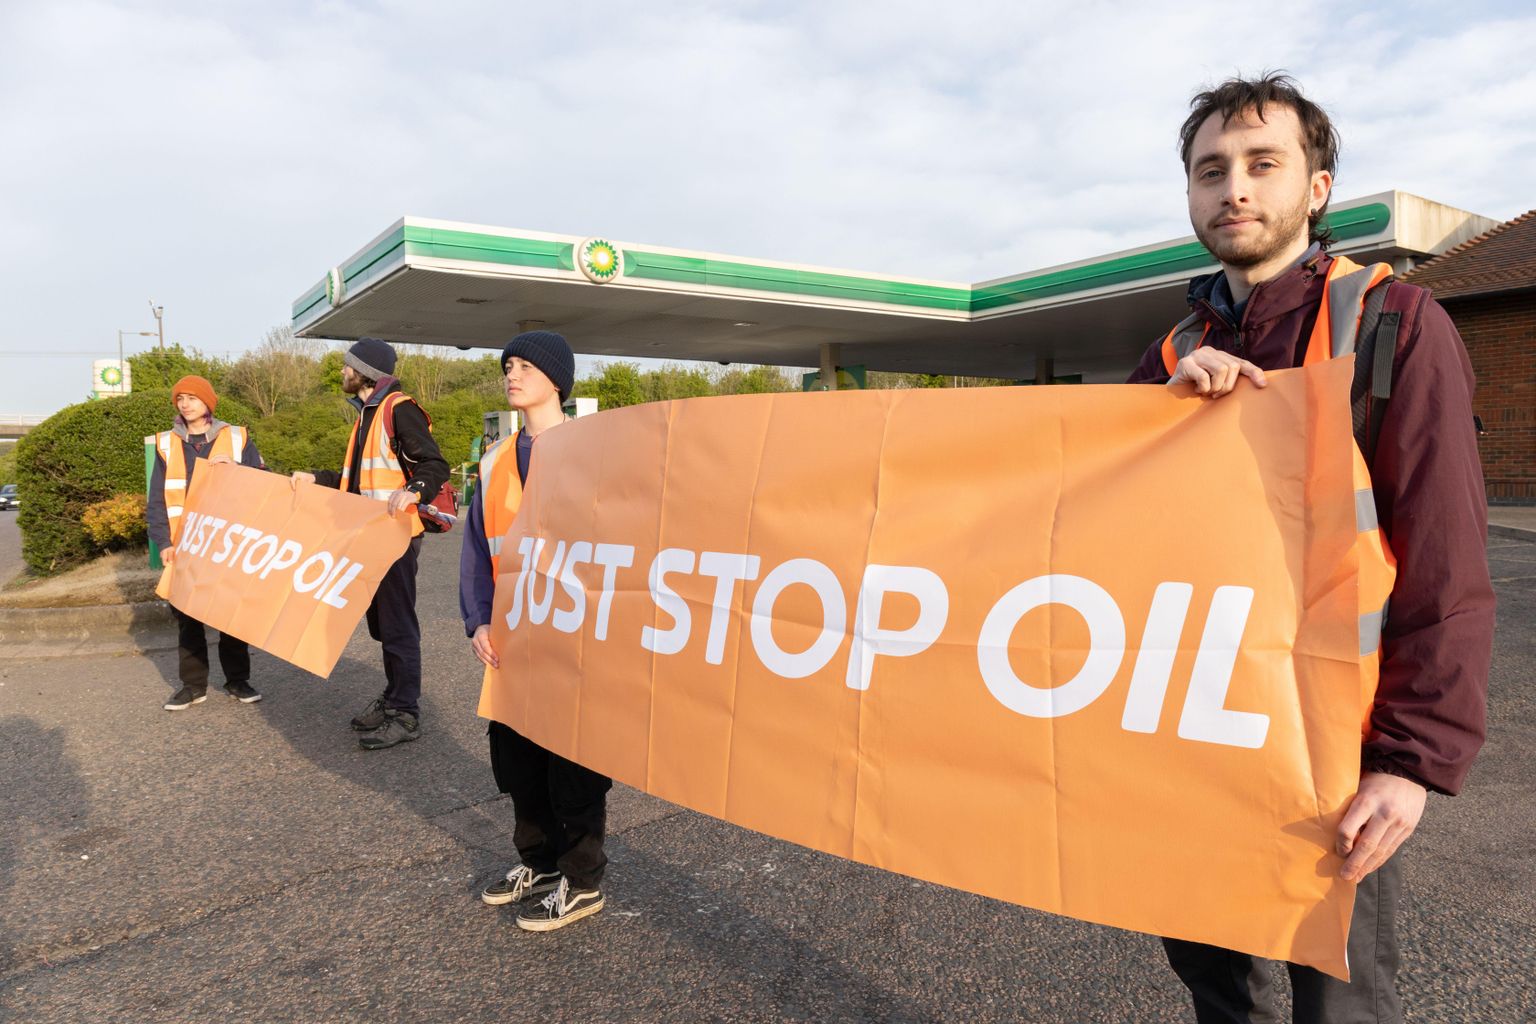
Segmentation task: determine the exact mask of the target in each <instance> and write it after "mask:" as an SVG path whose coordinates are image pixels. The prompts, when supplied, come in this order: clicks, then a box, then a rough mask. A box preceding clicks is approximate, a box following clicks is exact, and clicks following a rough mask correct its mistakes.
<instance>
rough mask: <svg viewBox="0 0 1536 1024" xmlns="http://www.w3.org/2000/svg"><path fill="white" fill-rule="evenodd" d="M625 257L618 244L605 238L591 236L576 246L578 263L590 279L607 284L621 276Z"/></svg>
mask: <svg viewBox="0 0 1536 1024" xmlns="http://www.w3.org/2000/svg"><path fill="white" fill-rule="evenodd" d="M622 262H623V257H622V256H620V255H619V248H618V246H616V245H614V244H613V243H612V242H610V241H608V240H607V239H603V238H589V239H587V240H586V241H585V242H582V243H581V244H580V245H578V246H577V247H576V265H577V266H578V267H580V268H581V272H582V273H583V274H586V275H587V279H588V280H589V281H595V282H596V283H598V284H607V283H608V282H609V281H612V280H613V279H614V278H616V277H618V276H619V272H620V268H621V264H622Z"/></svg>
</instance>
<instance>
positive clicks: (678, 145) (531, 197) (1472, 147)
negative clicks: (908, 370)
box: [0, 0, 1536, 413]
mask: <svg viewBox="0 0 1536 1024" xmlns="http://www.w3.org/2000/svg"><path fill="white" fill-rule="evenodd" d="M1192 10H1193V9H1191V8H1189V7H1188V6H1187V5H1171V4H1110V3H1102V2H1083V3H1074V4H1070V5H1068V4H1029V3H1025V4H1020V3H1001V2H977V3H966V2H954V3H951V4H948V5H944V6H937V5H910V4H908V5H902V4H881V5H872V4H867V3H850V2H835V0H826V2H821V3H802V4H766V3H764V4H731V3H680V4H653V5H645V6H643V7H634V6H631V7H624V6H615V5H601V6H599V5H589V6H584V7H569V6H568V7H564V8H557V7H556V6H555V5H523V4H518V5H507V4H498V3H491V2H468V0H461V2H449V3H438V4H433V5H424V4H417V3H404V2H401V3H335V2H332V3H319V4H298V3H287V4H281V3H280V4H271V5H262V6H261V7H254V6H249V5H236V4H230V5H224V6H221V5H218V4H195V5H194V4H190V3H185V4H173V3H164V4H159V5H156V4H145V3H131V4H130V3H127V2H126V0H125V2H119V3H111V2H103V0H98V2H80V0H74V2H54V3H42V2H38V3H32V4H26V5H8V6H7V7H6V9H5V11H4V12H3V13H0V36H3V37H4V38H6V39H7V40H8V43H9V45H8V46H7V58H8V59H7V61H6V62H4V64H0V132H3V133H4V136H3V137H4V138H5V139H6V140H7V143H8V146H7V149H8V151H9V152H10V153H11V154H13V158H12V159H9V160H7V161H4V162H0V231H3V239H4V242H3V245H0V253H3V255H0V274H3V279H4V280H5V282H6V286H7V293H8V296H9V297H11V299H12V301H11V302H9V303H7V316H6V319H5V324H4V326H3V327H0V359H3V360H4V364H3V365H4V366H5V367H6V372H4V373H0V413H3V412H6V411H30V412H47V411H51V410H52V409H53V408H56V407H57V406H59V405H60V404H63V403H64V402H67V401H71V400H74V399H76V398H78V397H80V395H81V394H82V393H83V391H84V389H85V383H84V381H85V377H86V368H87V367H88V360H87V359H84V358H82V359H81V360H79V361H78V362H79V363H80V368H79V369H78V372H76V369H74V368H73V367H74V364H73V363H70V362H69V361H66V360H64V359H30V358H23V357H18V356H13V355H6V354H5V353H6V352H15V351H21V350H40V349H51V350H66V349H67V350H76V349H81V350H83V349H88V348H95V349H105V348H111V347H113V346H115V330H116V329H117V328H119V327H124V328H133V329H140V328H143V327H145V326H148V325H151V324H150V322H149V321H148V318H147V316H146V315H145V314H146V311H145V310H144V302H145V299H146V298H149V297H151V296H152V297H153V298H155V299H156V301H158V302H163V303H164V304H165V306H166V307H167V325H168V328H169V330H170V335H171V337H172V338H173V339H175V340H181V341H183V342H185V343H187V344H192V345H198V346H201V347H203V348H205V349H209V350H215V351H226V350H238V349H242V348H244V347H246V346H247V345H249V344H253V343H254V342H255V341H257V340H259V338H260V336H261V333H262V332H263V330H264V329H265V328H266V327H268V326H270V325H272V324H274V323H277V322H281V321H282V319H283V318H284V317H285V316H286V313H287V308H288V303H289V301H290V300H291V299H292V298H293V297H294V296H295V295H297V294H298V293H299V292H301V291H302V290H304V289H305V288H306V287H308V286H309V285H310V284H312V283H313V282H314V281H315V280H317V279H318V278H319V277H320V275H321V274H322V273H323V271H324V269H325V268H326V267H328V266H331V265H332V264H334V263H335V262H337V261H338V260H340V259H341V258H343V257H345V256H346V255H347V254H349V253H350V252H352V251H353V250H354V249H355V248H357V247H358V246H360V245H361V244H363V242H365V241H366V240H367V239H368V238H370V237H372V235H373V234H375V233H376V232H378V231H379V230H382V229H383V228H384V227H386V226H387V225H388V224H389V223H390V222H392V221H393V220H394V219H395V218H397V217H398V216H400V215H401V214H404V213H411V214H417V215H422V216H431V217H443V218H448V219H460V220H469V221H476V222H481V223H490V224H503V225H508V226H517V227H526V228H534V229H543V230H550V231H558V232H570V233H584V232H594V233H596V232H601V233H604V234H607V235H610V236H613V237H620V238H628V239H635V240H645V241H648V242H653V243H655V244H661V245H672V246H678V247H684V248H697V249H708V250H713V251H722V252H730V253H737V254H740V255H743V256H751V257H761V258H765V259H780V260H790V261H797V262H807V263H817V264H824V265H832V266H847V267H851V268H855V269H864V270H870V271H887V272H894V273H904V274H912V275H917V276H923V277H940V278H950V279H956V280H962V281H965V280H977V279H982V278H990V277H996V276H1000V275H1004V274H1009V273H1015V272H1021V271H1025V270H1029V269H1032V268H1034V267H1038V266H1043V265H1048V264H1052V263H1058V262H1063V261H1067V260H1072V259H1080V258H1084V257H1089V256H1093V255H1096V254H1098V253H1102V252H1105V251H1109V250H1112V249H1116V248H1121V247H1126V246H1131V245H1140V244H1145V243H1148V242H1153V241H1157V240H1160V239H1163V238H1167V237H1171V236H1173V235H1177V234H1182V233H1184V232H1185V231H1187V222H1186V221H1185V219H1184V204H1183V196H1182V181H1181V176H1180V168H1179V166H1178V161H1177V155H1176V152H1175V148H1174V136H1175V132H1176V130H1177V127H1178V122H1179V121H1180V120H1181V119H1182V116H1183V113H1184V110H1185V104H1186V102H1187V99H1188V96H1189V93H1190V91H1191V89H1192V88H1193V87H1195V86H1196V85H1199V84H1201V83H1202V82H1208V81H1214V80H1217V79H1219V78H1221V77H1224V76H1225V75H1227V74H1229V73H1231V72H1233V71H1237V70H1241V71H1245V72H1252V71H1256V70H1259V69H1262V68H1268V67H1286V68H1288V69H1290V70H1291V71H1293V72H1294V73H1295V74H1297V76H1298V77H1299V78H1300V79H1301V80H1302V82H1303V83H1304V84H1305V85H1306V86H1307V88H1308V90H1309V91H1310V93H1311V94H1313V95H1314V96H1316V97H1317V98H1319V99H1320V100H1322V101H1324V102H1325V104H1327V105H1328V106H1329V107H1330V109H1331V110H1332V111H1333V112H1334V113H1335V115H1336V117H1337V119H1338V121H1339V123H1340V127H1341V129H1342V131H1343V132H1344V136H1345V154H1344V163H1343V166H1342V168H1341V175H1340V183H1339V194H1340V195H1341V196H1352V195H1360V194H1365V193H1369V192H1374V191H1380V190H1382V189H1386V188H1403V189H1406V190H1409V191H1414V192H1418V193H1420V194H1423V195H1426V196H1429V197H1430V198H1434V199H1438V200H1441V201H1444V202H1449V203H1453V204H1455V205H1459V206H1463V207H1466V208H1469V209H1473V210H1476V211H1477V212H1480V213H1486V214H1489V215H1492V216H1498V217H1508V216H1512V215H1514V214H1515V213H1518V212H1521V211H1522V210H1524V209H1525V208H1527V207H1530V206H1533V205H1536V202H1533V200H1532V192H1531V186H1530V184H1529V183H1530V182H1531V181H1532V180H1533V178H1536V176H1533V174H1532V171H1533V170H1536V126H1533V123H1532V121H1531V118H1530V116H1529V113H1530V111H1531V110H1532V109H1533V108H1536V74H1533V73H1532V72H1530V71H1529V70H1527V68H1528V63H1529V62H1528V60H1527V55H1528V54H1529V52H1530V51H1531V48H1532V47H1531V44H1532V42H1533V41H1536V19H1533V18H1532V17H1531V16H1529V15H1516V14H1511V13H1509V12H1507V11H1504V12H1501V11H1500V10H1499V9H1497V8H1493V7H1484V8H1476V7H1474V8H1473V9H1472V10H1470V11H1464V12H1463V13H1461V14H1460V15H1458V18H1457V20H1456V21H1455V22H1447V23H1441V22H1439V21H1436V20H1435V19H1437V18H1440V17H1442V16H1441V15H1440V13H1439V10H1438V9H1437V8H1433V7H1428V6H1426V7H1423V8H1414V7H1412V6H1407V7H1405V6H1402V5H1396V4H1394V5H1391V6H1388V5H1385V4H1377V5H1373V6H1369V7H1366V8H1356V9H1354V12H1353V13H1352V14H1349V15H1348V16H1347V17H1346V16H1342V15H1341V13H1340V11H1339V9H1338V8H1337V6H1336V5H1327V4H1323V3H1321V2H1317V0H1301V2H1297V3H1288V4H1286V5H1284V9H1283V18H1282V17H1277V15H1278V14H1279V13H1280V10H1279V9H1278V8H1276V7H1275V6H1274V5H1246V6H1244V5H1238V6H1236V7H1228V8H1224V9H1221V10H1220V11H1219V17H1218V16H1216V15H1217V13H1218V12H1212V14H1211V15H1208V16H1205V17H1202V16H1199V15H1197V14H1194V13H1191V12H1192ZM66 366H68V367H71V368H70V369H68V370H66ZM71 374H74V376H71ZM76 378H78V383H76V382H75V381H76Z"/></svg>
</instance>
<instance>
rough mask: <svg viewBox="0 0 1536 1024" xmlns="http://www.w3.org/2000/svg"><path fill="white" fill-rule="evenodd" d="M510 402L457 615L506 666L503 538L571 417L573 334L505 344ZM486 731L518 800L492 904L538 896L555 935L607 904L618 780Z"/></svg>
mask: <svg viewBox="0 0 1536 1024" xmlns="http://www.w3.org/2000/svg"><path fill="white" fill-rule="evenodd" d="M501 365H502V369H503V371H504V373H505V381H504V383H505V387H506V393H507V403H508V404H509V405H511V406H512V408H513V409H516V410H517V411H518V412H519V413H521V414H522V417H523V428H522V429H521V430H519V431H518V432H517V434H516V436H515V438H506V439H503V440H501V441H498V442H497V443H496V444H494V445H492V446H491V447H490V448H489V449H488V450H487V451H486V453H485V454H484V455H483V456H481V458H480V486H479V487H477V488H475V496H474V498H473V499H471V501H470V504H469V513H468V516H467V519H468V523H469V525H468V526H467V527H466V528H465V531H464V546H463V548H462V549H461V553H460V555H459V612H460V614H461V615H462V616H463V619H464V632H465V635H466V636H468V637H469V639H470V646H471V647H472V648H473V649H474V652H475V656H476V657H477V658H479V659H480V660H481V661H482V662H484V663H485V664H486V665H487V666H489V667H490V668H496V667H497V666H498V665H499V663H500V662H499V659H498V657H497V653H496V649H495V646H494V645H493V644H492V643H491V638H490V621H491V605H492V601H493V599H494V598H495V595H496V574H497V571H498V570H499V569H500V567H501V545H502V538H503V537H505V536H506V534H507V531H508V530H509V529H510V528H511V526H512V523H513V521H514V520H515V519H516V517H517V510H518V506H519V505H520V504H521V503H522V496H523V487H524V485H525V484H526V483H527V480H528V468H529V463H530V461H531V459H532V456H533V447H534V442H535V440H536V439H537V438H539V437H541V436H543V433H544V431H546V430H550V429H552V428H554V427H557V426H559V425H560V424H561V423H564V422H565V413H564V411H563V410H562V408H561V406H562V404H563V403H564V401H565V399H566V398H568V397H569V396H570V393H571V385H572V384H573V383H574V381H575V376H576V361H575V358H574V357H573V356H572V355H571V347H570V346H569V345H567V344H566V343H565V339H564V338H562V337H561V336H560V335H558V334H555V333H553V332H551V331H528V332H526V333H524V334H519V335H518V336H517V337H515V338H513V339H512V340H511V341H510V342H508V343H507V347H506V348H504V349H502V353H501ZM540 467H541V468H540V469H539V472H540V473H553V472H573V471H574V472H580V470H581V467H580V466H551V465H549V464H548V463H546V462H542V461H541V462H540ZM487 732H488V734H489V738H490V748H491V772H492V773H493V774H494V775H495V777H496V785H497V788H499V789H500V790H501V791H502V792H503V793H506V794H507V795H508V796H510V797H511V798H512V816H513V819H514V825H513V831H512V844H513V846H515V847H516V848H517V854H518V860H519V863H517V864H516V865H514V866H513V867H512V869H511V870H509V871H508V872H507V873H506V875H505V876H504V877H498V878H496V879H495V880H493V881H492V882H491V884H490V885H488V886H486V887H485V889H484V890H483V891H482V892H481V894H480V898H481V899H482V900H484V901H485V902H486V903H489V904H491V905H492V906H497V905H500V904H504V903H518V902H521V901H523V900H525V899H528V898H529V897H532V896H537V895H540V894H543V893H548V894H549V895H547V896H546V897H545V898H544V899H543V900H542V901H540V902H538V903H533V902H532V901H531V900H530V901H529V903H528V905H526V906H524V907H523V908H522V909H521V911H520V912H519V913H518V915H517V926H518V927H519V928H522V929H524V930H525V931H535V932H547V931H553V930H555V929H556V928H563V927H565V926H566V925H568V924H571V923H573V922H575V921H579V920H581V919H582V918H584V917H590V916H591V915H593V914H595V913H597V912H598V911H600V910H602V909H603V903H604V897H603V892H602V890H601V889H600V888H599V885H600V883H601V881H602V877H603V869H604V868H605V867H606V865H607V863H608V857H607V854H605V853H604V852H603V837H604V831H605V828H606V822H607V813H608V790H609V789H610V788H611V787H612V786H613V780H611V779H609V778H608V777H607V776H605V775H599V774H598V773H597V772H594V771H592V770H591V769H590V768H586V767H584V766H582V765H579V764H577V763H575V762H574V761H570V760H567V759H566V758H563V757H561V756H560V755H559V754H556V753H553V752H551V751H548V750H545V749H544V748H543V747H541V746H539V745H538V744H537V743H535V742H533V741H532V740H531V739H528V738H527V737H525V736H521V735H519V734H518V733H517V732H516V731H514V730H513V729H511V728H509V727H508V726H506V725H503V724H502V723H501V722H494V721H493V722H491V723H490V725H489V727H488V729H487Z"/></svg>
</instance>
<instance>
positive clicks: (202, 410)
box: [145, 376, 266, 711]
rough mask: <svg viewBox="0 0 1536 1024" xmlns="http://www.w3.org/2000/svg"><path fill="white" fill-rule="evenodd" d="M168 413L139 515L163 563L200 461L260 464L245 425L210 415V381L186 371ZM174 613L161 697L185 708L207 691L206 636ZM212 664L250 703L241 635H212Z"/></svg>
mask: <svg viewBox="0 0 1536 1024" xmlns="http://www.w3.org/2000/svg"><path fill="white" fill-rule="evenodd" d="M171 400H172V401H173V402H174V403H175V406H176V417H175V419H174V420H173V421H172V423H171V429H170V430H163V431H161V432H160V433H158V434H156V435H155V466H154V469H153V471H152V472H151V474H150V481H149V500H148V503H147V508H146V510H145V518H146V520H147V521H148V525H149V539H150V540H152V541H154V543H155V546H156V547H158V548H159V549H160V558H161V559H162V560H163V561H164V562H165V564H167V565H169V564H171V562H172V561H173V560H174V559H175V557H176V542H177V540H178V539H180V536H181V522H182V505H183V503H184V502H185V500H186V497H187V487H188V485H189V484H190V483H191V482H192V474H193V472H194V471H195V470H196V469H197V463H198V460H200V459H207V460H208V461H209V462H238V463H240V464H241V465H243V466H254V467H256V468H257V469H265V468H266V466H265V464H264V463H263V462H262V461H261V453H260V452H258V451H257V450H256V442H255V441H253V440H251V435H250V431H248V430H246V428H244V427H237V426H234V425H232V424H229V423H225V422H224V421H223V420H219V419H215V418H214V416H213V410H214V409H215V408H216V407H217V406H218V404H219V396H218V394H217V393H215V392H214V390H213V385H212V384H210V383H209V382H208V381H207V380H206V379H204V378H202V377H197V376H186V377H183V378H181V380H178V381H177V382H176V386H175V387H173V388H172V389H171ZM171 610H172V611H173V612H175V613H176V624H177V632H178V634H179V638H178V640H179V642H178V644H177V647H178V650H179V656H180V660H179V664H178V673H179V677H180V679H181V688H180V689H179V690H177V691H176V693H175V694H174V695H173V696H172V697H171V698H170V700H168V701H166V702H165V709H166V710H167V711H185V710H186V709H187V708H189V707H191V706H192V705H193V704H200V703H202V702H203V701H204V700H205V699H207V695H208V635H207V631H206V629H205V627H204V626H203V623H201V622H199V621H198V620H197V619H194V618H193V617H192V616H190V615H188V614H186V613H185V612H183V611H182V610H181V609H179V608H174V607H173V608H172V609H171ZM219 667H220V668H222V669H223V670H224V692H225V693H227V694H229V695H230V696H231V697H233V698H235V699H236V700H238V701H240V702H241V703H242V704H254V703H256V702H257V701H259V700H261V694H260V693H258V692H257V691H256V690H255V689H253V688H252V687H251V651H250V648H249V647H248V646H247V645H246V642H245V641H244V640H241V639H240V638H238V637H233V636H230V635H229V634H227V633H220V634H219Z"/></svg>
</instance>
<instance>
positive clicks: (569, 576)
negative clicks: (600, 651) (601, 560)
mask: <svg viewBox="0 0 1536 1024" xmlns="http://www.w3.org/2000/svg"><path fill="white" fill-rule="evenodd" d="M591 561H592V545H591V544H588V543H587V542H586V541H584V540H579V541H577V542H576V543H574V544H572V545H571V550H570V551H569V552H567V553H566V556H565V565H564V566H563V567H562V568H561V570H560V585H561V586H562V587H564V588H565V592H566V594H567V595H568V596H569V597H570V599H571V602H572V604H571V607H570V608H566V609H563V610H562V609H560V608H556V609H555V617H554V620H553V621H552V622H551V623H550V624H551V625H552V626H554V627H555V628H556V629H558V630H559V631H560V632H562V633H574V632H576V631H577V630H578V629H580V628H581V623H582V620H583V619H585V618H586V617H587V592H586V590H585V589H583V587H582V585H581V580H580V579H579V578H578V577H577V576H576V567H577V566H578V565H585V564H586V563H588V562H591Z"/></svg>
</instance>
